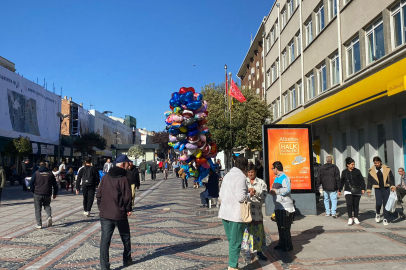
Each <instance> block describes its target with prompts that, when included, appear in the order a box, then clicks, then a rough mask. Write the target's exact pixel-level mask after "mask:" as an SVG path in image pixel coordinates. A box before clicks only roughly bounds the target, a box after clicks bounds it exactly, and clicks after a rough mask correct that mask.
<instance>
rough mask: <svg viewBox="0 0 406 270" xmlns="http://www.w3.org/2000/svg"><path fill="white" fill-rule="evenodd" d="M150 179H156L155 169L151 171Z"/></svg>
mask: <svg viewBox="0 0 406 270" xmlns="http://www.w3.org/2000/svg"><path fill="white" fill-rule="evenodd" d="M151 180H156V171H151Z"/></svg>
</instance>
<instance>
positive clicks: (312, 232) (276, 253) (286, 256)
mask: <svg viewBox="0 0 406 270" xmlns="http://www.w3.org/2000/svg"><path fill="white" fill-rule="evenodd" d="M324 231H325V230H324V229H323V226H315V227H313V228H311V229H308V230H305V231H302V232H301V233H300V234H298V235H295V236H292V243H293V250H292V251H288V252H284V251H281V250H274V249H273V248H274V247H275V246H276V245H277V244H278V241H275V242H272V243H271V244H270V245H269V246H268V247H267V251H268V252H269V253H270V254H271V255H272V260H271V261H270V262H269V261H268V262H267V264H271V263H272V262H274V261H282V262H281V264H289V263H292V262H293V261H295V260H296V255H297V254H299V253H300V252H301V251H302V250H303V246H304V245H306V244H309V243H310V240H311V239H314V238H316V237H317V236H319V235H321V234H323V233H324Z"/></svg>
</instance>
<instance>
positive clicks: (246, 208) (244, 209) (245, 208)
mask: <svg viewBox="0 0 406 270" xmlns="http://www.w3.org/2000/svg"><path fill="white" fill-rule="evenodd" d="M240 208H241V219H242V222H244V223H251V221H252V215H251V202H249V201H248V200H247V199H245V201H244V202H242V203H241V204H240Z"/></svg>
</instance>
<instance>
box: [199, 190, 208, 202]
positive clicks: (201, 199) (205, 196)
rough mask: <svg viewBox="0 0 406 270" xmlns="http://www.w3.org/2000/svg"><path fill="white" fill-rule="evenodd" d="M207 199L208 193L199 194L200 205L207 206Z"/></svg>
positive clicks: (206, 191)
mask: <svg viewBox="0 0 406 270" xmlns="http://www.w3.org/2000/svg"><path fill="white" fill-rule="evenodd" d="M208 197H209V191H208V190H205V191H203V192H202V193H200V201H201V202H202V204H208V203H207V199H208Z"/></svg>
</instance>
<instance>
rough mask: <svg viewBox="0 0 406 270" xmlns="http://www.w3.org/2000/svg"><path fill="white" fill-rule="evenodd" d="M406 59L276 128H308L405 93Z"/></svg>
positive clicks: (305, 110)
mask: <svg viewBox="0 0 406 270" xmlns="http://www.w3.org/2000/svg"><path fill="white" fill-rule="evenodd" d="M405 85H406V58H405V59H402V60H400V61H398V62H396V63H394V64H392V65H391V66H389V67H387V68H385V69H382V70H380V71H378V72H376V73H375V74H373V75H371V76H369V77H367V78H365V79H363V80H362V81H359V82H357V83H355V84H353V85H351V86H349V87H347V88H345V89H343V90H341V91H340V92H338V93H336V94H334V95H332V96H330V97H327V98H325V99H323V100H321V101H319V102H317V103H315V104H314V105H312V106H310V107H308V108H306V109H304V110H303V111H301V112H298V113H296V114H294V115H292V116H290V117H288V118H286V119H283V120H282V121H280V122H278V124H310V123H313V122H316V121H319V120H321V119H323V118H327V117H330V116H332V115H335V114H338V113H341V112H343V111H346V110H349V109H351V108H354V107H357V106H360V105H362V104H364V103H367V102H370V101H372V100H375V99H378V98H381V97H384V96H391V95H394V94H397V93H400V92H402V91H405Z"/></svg>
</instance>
